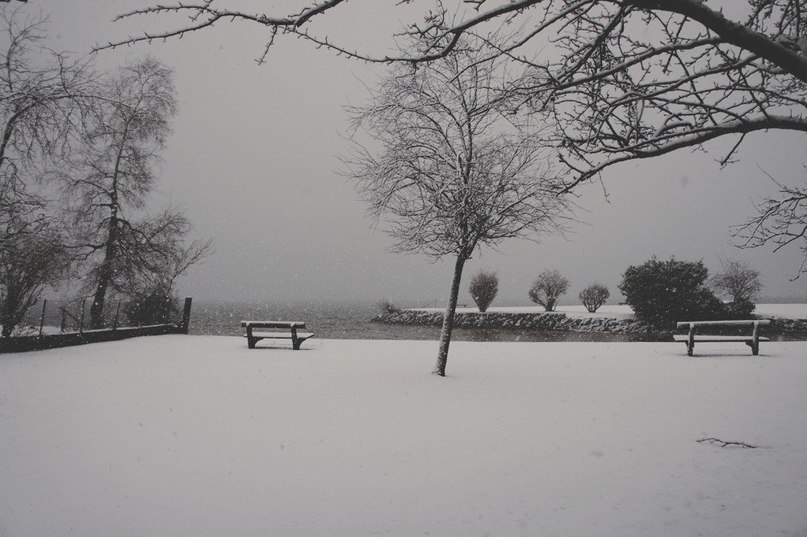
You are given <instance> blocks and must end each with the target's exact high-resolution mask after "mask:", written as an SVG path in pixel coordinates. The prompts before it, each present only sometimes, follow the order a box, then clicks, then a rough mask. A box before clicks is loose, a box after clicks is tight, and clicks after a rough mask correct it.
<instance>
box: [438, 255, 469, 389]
mask: <svg viewBox="0 0 807 537" xmlns="http://www.w3.org/2000/svg"><path fill="white" fill-rule="evenodd" d="M465 261H466V258H465V256H463V255H462V254H460V255H458V256H457V261H456V263H455V264H454V279H453V280H452V281H451V294H450V295H449V297H448V305H447V306H446V312H445V314H444V315H443V329H442V330H441V331H440V350H439V351H438V353H437V364H436V365H435V366H434V371H432V373H434V374H435V375H440V376H441V377H445V376H446V363H447V362H448V346H449V344H450V343H451V330H452V328H454V313H455V312H456V310H457V297H458V296H459V294H460V281H461V280H462V269H463V267H464V266H465Z"/></svg>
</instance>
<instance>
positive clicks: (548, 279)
mask: <svg viewBox="0 0 807 537" xmlns="http://www.w3.org/2000/svg"><path fill="white" fill-rule="evenodd" d="M568 290H569V280H568V279H567V278H566V277H565V276H563V275H562V274H561V273H560V272H558V271H557V270H545V271H543V272H542V273H541V274H539V275H538V277H537V278H536V279H535V282H534V283H533V284H532V287H531V288H530V290H529V292H528V295H529V297H530V300H532V301H533V302H535V303H536V304H540V305H542V306H543V307H544V309H545V310H546V311H555V308H556V307H557V304H558V298H560V296H561V295H563V294H565V293H566V291H568Z"/></svg>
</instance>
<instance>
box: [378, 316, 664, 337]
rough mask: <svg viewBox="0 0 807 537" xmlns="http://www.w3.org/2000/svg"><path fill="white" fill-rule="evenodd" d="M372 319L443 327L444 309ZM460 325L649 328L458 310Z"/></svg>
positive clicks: (616, 330) (577, 329) (619, 322)
mask: <svg viewBox="0 0 807 537" xmlns="http://www.w3.org/2000/svg"><path fill="white" fill-rule="evenodd" d="M373 322H379V323H390V324H406V325H421V326H440V325H441V324H442V323H443V312H432V311H422V310H402V311H398V312H392V313H385V314H384V315H379V316H378V317H376V318H375V319H373ZM454 326H455V327H457V328H510V329H517V330H560V331H569V332H609V333H613V334H646V333H649V332H651V330H650V327H648V326H647V325H646V324H644V323H640V322H638V321H632V320H628V319H610V318H606V317H568V316H567V315H566V314H565V313H502V312H487V313H475V312H474V313H457V314H456V317H454Z"/></svg>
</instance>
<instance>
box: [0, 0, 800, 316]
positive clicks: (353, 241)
mask: <svg viewBox="0 0 807 537" xmlns="http://www.w3.org/2000/svg"><path fill="white" fill-rule="evenodd" d="M143 4H144V2H143V0H115V1H105V2H98V1H92V0H72V1H71V2H64V1H62V0H32V1H30V2H29V3H28V5H27V6H25V7H24V8H23V9H26V10H29V11H33V10H40V9H41V10H42V11H43V12H44V13H48V14H50V17H51V24H50V26H51V34H52V36H53V38H52V42H51V45H52V46H53V47H55V48H61V49H68V50H72V51H75V52H80V53H83V52H85V51H87V50H89V48H90V47H91V46H92V45H94V44H96V43H99V42H105V41H108V40H115V39H120V38H122V37H126V36H127V35H130V34H133V35H134V34H139V33H140V32H141V30H142V29H143V28H144V27H145V25H146V23H145V22H142V21H138V20H132V21H129V22H126V23H112V22H111V19H112V18H113V17H114V16H115V15H116V14H119V13H122V12H124V11H126V10H127V9H131V8H134V7H140V6H142V5H143ZM3 9H9V6H6V7H4V8H3ZM354 12H355V11H354ZM378 21H379V19H378V18H375V19H373V24H371V25H369V26H371V27H373V28H374V31H375V32H377V33H383V32H382V31H381V30H380V29H379V26H380V24H378ZM366 22H367V21H358V20H353V21H348V20H336V21H334V23H335V24H338V25H340V28H338V29H339V30H341V31H345V30H350V29H351V28H350V24H355V31H354V37H355V39H356V40H357V41H361V40H364V39H373V37H370V36H368V33H367V31H366V30H365V28H367V25H365V24H361V23H366ZM152 27H153V26H152ZM265 36H266V34H265V32H263V31H261V30H260V29H258V28H256V27H250V26H245V25H223V26H221V27H220V28H217V29H214V30H212V31H210V30H208V31H205V32H198V33H197V34H194V35H189V36H187V37H185V38H184V39H182V40H178V41H173V42H168V43H165V44H162V43H161V44H154V45H151V46H147V45H143V46H136V47H128V48H121V49H117V50H114V51H105V52H102V53H100V54H99V55H98V63H99V66H101V67H103V68H109V67H112V66H114V65H116V64H120V63H123V62H125V61H127V60H131V59H133V58H136V57H140V56H143V55H147V54H151V55H153V56H155V57H156V58H158V59H160V60H161V61H163V62H165V63H167V64H169V65H171V66H172V67H173V68H174V69H175V71H176V84H177V89H178V92H179V102H180V107H181V108H180V113H179V115H178V117H177V118H176V121H175V129H174V134H173V136H172V138H171V141H170V145H169V148H168V150H167V151H166V153H165V155H164V156H165V165H164V167H163V169H162V173H161V179H160V195H159V196H158V197H157V198H155V205H159V204H161V203H164V202H167V201H168V200H170V201H172V202H175V203H178V204H180V205H181V206H183V207H184V209H185V212H186V214H187V215H188V217H189V218H190V219H191V220H192V221H193V222H194V224H195V226H196V229H197V232H198V234H199V235H200V236H203V237H211V238H213V239H214V241H215V253H214V254H213V255H212V256H210V257H209V258H208V259H207V260H206V261H205V262H204V264H203V265H199V266H197V267H194V268H193V269H191V272H190V273H189V274H188V276H187V277H185V278H184V279H183V280H182V281H181V282H180V293H181V294H183V295H189V296H194V297H197V298H199V299H204V300H208V299H233V300H242V299H250V298H255V299H261V300H268V301H272V300H278V301H280V300H293V299H306V300H319V299H324V300H361V301H364V300H369V301H374V300H377V299H380V298H389V299H391V300H393V301H398V302H402V303H405V304H407V305H413V304H429V303H435V302H437V303H440V304H442V302H443V301H444V297H445V296H446V295H447V292H448V286H449V283H450V280H451V270H452V266H451V264H450V263H431V262H430V261H429V260H427V259H426V258H423V257H418V256H404V255H397V254H391V253H387V248H388V246H389V244H390V241H388V240H387V238H386V237H385V236H384V235H383V233H381V232H376V231H373V230H372V229H370V222H368V221H367V220H366V219H365V218H364V208H363V206H362V205H361V204H360V203H359V202H358V201H356V196H355V193H354V190H353V186H352V185H351V184H350V183H348V182H346V181H345V180H344V179H342V178H340V177H339V176H338V175H337V174H336V173H335V170H336V168H337V166H338V160H337V157H338V155H340V154H343V153H344V151H345V150H346V143H345V142H344V141H343V140H342V139H341V138H340V136H339V133H340V132H344V131H345V129H346V126H347V125H346V116H345V113H344V111H343V108H342V107H343V105H345V104H347V103H348V102H350V103H352V104H359V103H361V102H362V99H363V98H364V96H365V95H366V89H365V87H364V83H367V84H369V85H371V84H372V81H373V77H374V73H375V72H378V70H379V69H382V68H381V67H371V66H367V65H365V64H362V63H358V62H354V61H350V60H346V59H343V58H337V57H335V56H334V55H332V54H330V53H328V52H326V51H322V50H319V51H316V50H313V49H312V48H311V47H310V46H307V45H306V44H304V43H302V42H299V41H291V40H290V41H287V42H285V43H281V44H280V45H279V46H278V47H277V48H276V49H274V50H273V51H272V53H271V56H270V58H269V61H268V63H267V64H266V65H263V66H258V65H256V63H255V62H254V61H253V59H254V58H256V57H257V56H258V55H260V53H261V51H262V48H263V44H264V41H265ZM356 36H357V37H356ZM727 144H728V142H725V143H724V142H718V143H715V144H711V145H710V149H712V150H713V151H714V152H712V153H707V154H704V153H691V152H689V151H682V152H677V153H674V154H672V155H669V156H667V157H664V158H661V159H656V160H652V161H648V162H637V163H631V164H627V165H622V166H618V167H614V168H611V169H609V170H608V171H607V172H606V173H605V175H604V185H605V188H606V190H607V192H608V195H609V201H610V203H609V202H606V200H605V198H604V195H603V187H602V185H599V184H594V185H588V186H586V187H584V188H583V189H581V190H580V191H579V193H580V194H581V197H580V199H579V200H578V202H579V204H580V205H581V207H583V208H584V209H585V210H584V211H580V213H579V214H578V217H579V218H580V219H581V220H584V221H585V222H587V224H580V225H577V226H575V228H574V231H573V232H572V233H570V234H569V235H568V236H567V237H566V238H565V239H563V238H560V237H546V238H544V239H542V241H541V243H540V244H535V243H532V242H528V241H510V242H507V243H505V244H503V245H502V247H501V249H500V251H498V252H496V251H491V250H484V251H483V252H482V254H481V255H477V256H476V257H475V258H474V259H473V260H472V261H471V262H470V263H469V264H468V265H467V268H466V272H465V275H466V276H465V283H464V284H463V291H462V294H461V296H460V303H463V302H469V301H470V298H469V297H468V294H467V291H466V289H467V281H468V280H469V279H470V276H471V275H472V274H473V273H474V272H476V271H478V270H479V269H485V270H496V271H498V273H499V277H500V285H499V289H500V295H499V296H500V298H499V299H498V300H497V302H496V303H498V304H500V305H503V304H505V303H506V304H525V303H528V299H527V296H526V293H527V289H528V288H529V286H530V284H531V282H532V280H533V278H534V277H535V276H536V275H537V274H538V273H539V272H541V271H542V270H543V269H545V268H557V269H558V270H560V271H561V272H562V273H563V274H565V275H566V276H567V277H568V278H569V279H570V280H571V281H572V287H571V291H570V293H569V295H567V297H566V299H567V300H569V299H572V300H576V296H577V293H578V292H579V290H580V289H582V288H583V287H585V286H586V285H587V284H589V283H591V282H593V281H601V282H603V283H605V284H607V285H608V286H609V288H610V289H611V291H612V295H616V294H617V290H616V284H617V283H618V282H619V280H620V278H621V274H622V272H624V270H625V268H626V267H627V266H628V265H631V264H638V263H641V262H643V261H645V260H647V259H648V258H649V257H650V256H652V255H657V256H658V257H660V258H668V257H669V256H671V255H674V256H676V257H677V258H679V259H686V260H698V259H702V260H703V261H704V262H705V263H706V265H707V266H708V267H709V268H710V270H712V271H714V270H716V269H718V268H719V265H720V264H719V259H720V258H729V259H738V260H743V261H748V262H749V263H750V264H751V265H752V266H753V267H754V268H756V269H757V270H759V271H760V272H761V273H762V274H763V277H764V284H765V288H764V291H763V293H764V294H765V295H769V296H801V297H804V296H807V278H806V277H802V278H801V279H800V280H797V281H795V282H791V281H789V280H790V278H792V277H793V276H794V275H795V272H796V269H797V268H798V265H799V262H800V259H801V254H800V252H799V251H798V248H795V247H794V248H790V249H789V250H782V251H780V252H779V253H777V254H772V253H771V250H770V249H768V248H766V249H758V250H753V251H749V250H744V251H741V250H737V249H736V248H734V247H733V246H732V244H731V236H730V226H731V225H733V224H739V223H741V222H742V221H743V220H744V219H745V218H748V217H749V216H751V215H752V213H753V206H752V200H754V199H757V198H759V197H760V196H761V195H763V194H765V193H773V192H774V185H773V183H772V182H771V181H770V180H769V179H768V178H767V177H766V175H765V174H764V173H763V171H762V170H765V172H767V173H769V174H771V175H772V176H774V177H775V178H777V180H780V181H783V182H786V183H794V184H795V183H798V182H799V181H803V180H804V177H805V171H804V169H803V167H802V163H803V162H804V161H805V160H807V159H805V151H804V147H805V139H804V136H803V135H800V134H781V133H769V134H757V135H755V136H751V137H748V139H747V140H746V143H745V145H744V147H743V149H742V150H741V152H740V153H739V158H740V162H739V163H737V164H734V165H732V166H729V167H728V168H726V169H724V170H720V169H719V167H718V165H717V164H716V163H715V159H717V158H718V156H719V153H717V151H718V150H719V148H725V147H727V146H728V145H727Z"/></svg>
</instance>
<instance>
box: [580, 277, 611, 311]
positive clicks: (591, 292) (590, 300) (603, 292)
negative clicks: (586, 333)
mask: <svg viewBox="0 0 807 537" xmlns="http://www.w3.org/2000/svg"><path fill="white" fill-rule="evenodd" d="M610 296H611V293H610V292H609V291H608V288H607V287H606V286H604V285H603V284H601V283H592V284H591V285H589V286H588V287H586V288H585V289H583V290H582V291H580V295H579V296H578V298H580V302H582V303H583V305H584V306H585V307H586V310H588V312H589V313H595V312H596V311H597V310H598V309H600V307H602V305H603V304H605V301H606V300H608V298H609V297H610Z"/></svg>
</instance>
